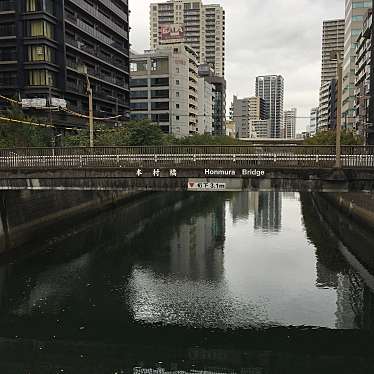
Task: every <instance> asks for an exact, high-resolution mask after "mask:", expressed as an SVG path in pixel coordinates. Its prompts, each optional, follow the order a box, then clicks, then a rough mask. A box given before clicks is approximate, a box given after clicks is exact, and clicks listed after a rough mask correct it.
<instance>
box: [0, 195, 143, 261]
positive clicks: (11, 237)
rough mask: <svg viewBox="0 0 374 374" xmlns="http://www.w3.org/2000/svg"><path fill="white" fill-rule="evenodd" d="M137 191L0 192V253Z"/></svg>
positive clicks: (68, 224) (42, 235) (37, 238)
mask: <svg viewBox="0 0 374 374" xmlns="http://www.w3.org/2000/svg"><path fill="white" fill-rule="evenodd" d="M139 195H140V194H139V193H128V192H87V191H82V192H80V191H40V192H39V191H19V192H2V193H0V254H1V255H4V254H5V253H8V252H9V251H11V250H13V249H14V248H18V247H20V246H22V245H24V244H26V243H28V242H30V241H34V240H40V239H41V237H46V238H47V237H48V236H52V235H54V234H55V233H58V232H59V231H60V230H61V229H63V228H64V227H66V226H70V227H71V226H74V225H75V224H76V223H78V222H79V221H80V220H82V219H85V218H89V217H92V216H94V215H95V214H97V213H99V212H101V211H103V210H106V209H110V208H112V207H115V206H117V205H119V204H123V203H125V202H127V201H130V200H132V199H135V198H136V197H139Z"/></svg>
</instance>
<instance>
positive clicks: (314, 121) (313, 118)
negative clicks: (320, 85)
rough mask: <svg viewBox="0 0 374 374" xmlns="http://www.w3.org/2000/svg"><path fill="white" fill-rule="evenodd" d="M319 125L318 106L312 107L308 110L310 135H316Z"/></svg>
mask: <svg viewBox="0 0 374 374" xmlns="http://www.w3.org/2000/svg"><path fill="white" fill-rule="evenodd" d="M318 127H319V108H312V109H311V110H310V123H309V133H310V136H314V135H316V133H317V131H318Z"/></svg>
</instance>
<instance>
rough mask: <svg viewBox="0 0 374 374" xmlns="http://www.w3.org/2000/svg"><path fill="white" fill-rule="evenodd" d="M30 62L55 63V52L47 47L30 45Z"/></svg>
mask: <svg viewBox="0 0 374 374" xmlns="http://www.w3.org/2000/svg"><path fill="white" fill-rule="evenodd" d="M28 61H46V62H52V63H53V62H55V50H54V49H53V48H51V47H49V46H47V45H30V46H29V47H28Z"/></svg>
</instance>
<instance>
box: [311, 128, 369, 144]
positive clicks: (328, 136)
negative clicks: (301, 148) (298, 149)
mask: <svg viewBox="0 0 374 374" xmlns="http://www.w3.org/2000/svg"><path fill="white" fill-rule="evenodd" d="M341 143H342V145H362V144H364V140H363V139H362V138H361V137H360V136H357V135H355V134H354V133H353V132H351V131H342V137H341ZM304 144H305V145H335V144H336V132H335V131H321V132H318V133H317V134H316V135H314V136H313V137H311V138H308V139H306V140H305V142H304Z"/></svg>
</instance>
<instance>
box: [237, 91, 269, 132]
mask: <svg viewBox="0 0 374 374" xmlns="http://www.w3.org/2000/svg"><path fill="white" fill-rule="evenodd" d="M231 111H232V113H231V116H232V119H233V121H234V122H235V127H236V132H237V134H238V136H239V138H256V137H257V134H256V131H255V128H254V127H253V125H252V121H253V120H262V119H265V117H266V108H265V102H264V100H262V99H261V98H259V97H246V98H244V99H238V98H237V96H234V99H233V103H232V108H231Z"/></svg>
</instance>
